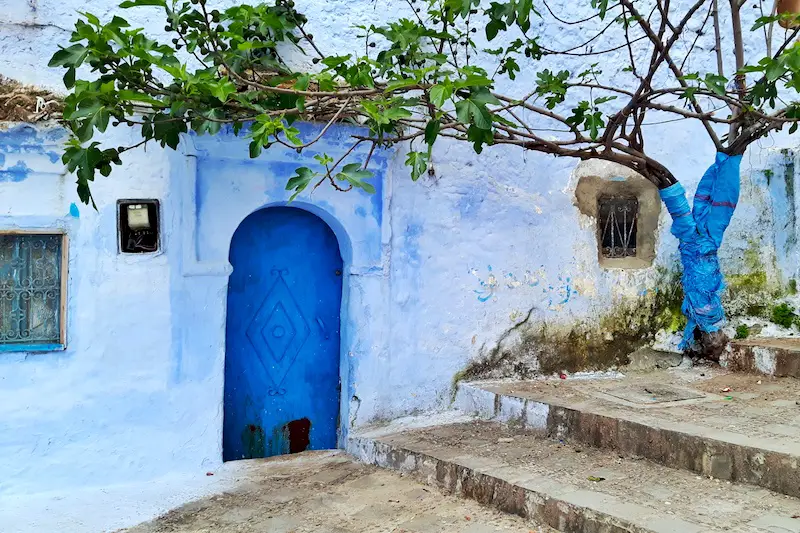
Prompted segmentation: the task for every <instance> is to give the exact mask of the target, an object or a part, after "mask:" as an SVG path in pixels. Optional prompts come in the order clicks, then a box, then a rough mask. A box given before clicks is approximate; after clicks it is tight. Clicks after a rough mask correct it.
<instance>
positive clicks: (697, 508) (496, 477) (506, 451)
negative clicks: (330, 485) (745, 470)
mask: <svg viewBox="0 0 800 533" xmlns="http://www.w3.org/2000/svg"><path fill="white" fill-rule="evenodd" d="M348 450H349V451H350V453H352V454H353V455H355V456H356V457H357V458H358V459H360V460H361V461H363V462H366V463H370V464H375V465H378V466H381V467H384V468H391V469H394V470H398V471H401V472H404V473H408V474H411V475H413V476H414V477H416V478H417V479H419V480H421V481H425V482H427V483H429V484H431V485H434V486H439V487H441V488H443V489H445V490H447V491H450V492H452V493H454V494H457V495H460V496H462V497H465V498H471V499H474V500H477V501H478V502H480V503H482V504H485V505H490V506H493V507H495V508H497V509H500V510H502V511H505V512H508V513H513V514H516V515H519V516H522V517H524V518H528V519H530V520H532V522H533V523H536V524H545V525H548V526H550V527H552V528H555V529H557V530H559V531H562V532H564V533H721V532H723V531H724V532H727V533H778V532H780V533H792V532H795V533H797V532H800V519H798V518H794V517H796V516H799V515H800V501H798V500H796V499H794V498H790V497H788V496H784V495H780V494H776V493H773V492H770V491H768V490H765V489H762V488H758V487H752V486H749V485H738V484H735V483H729V482H725V481H721V480H718V479H714V480H712V479H709V478H707V477H700V476H696V475H694V474H691V473H689V472H686V471H682V470H675V469H671V468H666V467H663V466H660V465H657V464H654V463H652V462H650V461H646V460H631V459H625V458H622V457H620V456H619V454H617V453H613V452H610V451H608V450H600V449H595V448H590V447H584V448H581V447H576V446H575V445H563V444H560V443H558V442H557V441H553V440H551V439H547V438H545V437H542V436H540V435H537V434H536V432H535V431H530V430H526V429H524V428H520V427H517V428H512V427H510V426H509V425H506V424H500V423H497V422H488V421H470V422H460V423H450V424H445V425H439V426H432V427H427V428H416V429H407V428H404V427H403V426H402V425H395V426H394V427H393V426H389V427H386V428H382V429H377V430H372V431H367V432H362V433H360V434H356V435H353V436H351V439H350V442H349V446H348Z"/></svg>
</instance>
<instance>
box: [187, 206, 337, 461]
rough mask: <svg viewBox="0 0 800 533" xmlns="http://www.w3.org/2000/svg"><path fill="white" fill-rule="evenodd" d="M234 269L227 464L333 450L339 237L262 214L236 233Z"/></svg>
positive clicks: (316, 225)
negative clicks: (312, 451)
mask: <svg viewBox="0 0 800 533" xmlns="http://www.w3.org/2000/svg"><path fill="white" fill-rule="evenodd" d="M230 262H231V265H233V273H232V274H231V277H230V281H229V285H228V318H227V331H226V340H227V346H226V351H225V411H224V423H223V439H222V450H223V452H222V455H223V460H225V461H231V460H236V459H250V458H255V457H269V456H272V455H280V454H286V453H296V452H300V451H303V450H306V449H308V450H320V449H328V448H335V447H336V436H337V427H338V418H339V310H340V307H341V300H342V257H341V254H340V252H339V244H338V242H337V240H336V236H335V235H334V234H333V231H331V229H330V227H328V225H327V224H325V222H323V221H322V220H321V219H319V218H318V217H316V216H315V215H313V214H311V213H309V212H307V211H303V210H301V209H295V208H290V207H275V208H268V209H263V210H261V211H257V212H255V213H253V214H252V215H250V216H249V217H247V218H246V219H245V220H244V221H243V222H242V224H241V225H240V226H239V228H238V229H237V230H236V233H235V234H234V236H233V240H232V242H231V251H230ZM198 327H202V326H201V325H198Z"/></svg>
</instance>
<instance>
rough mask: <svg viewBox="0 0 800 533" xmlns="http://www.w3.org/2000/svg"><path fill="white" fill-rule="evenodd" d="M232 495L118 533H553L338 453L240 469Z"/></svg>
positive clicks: (276, 460)
mask: <svg viewBox="0 0 800 533" xmlns="http://www.w3.org/2000/svg"><path fill="white" fill-rule="evenodd" d="M246 463H247V464H246V465H245V466H244V468H242V475H241V476H240V477H239V478H238V479H237V481H236V485H235V487H236V488H235V489H233V490H232V491H230V492H226V493H223V494H218V495H215V496H211V497H208V498H204V499H201V500H198V501H196V502H193V503H189V504H187V505H184V506H182V507H179V508H178V509H175V510H173V511H170V512H168V513H167V514H165V515H163V516H161V517H159V518H157V519H155V520H153V521H151V522H147V523H144V524H140V525H138V526H136V527H133V528H131V529H127V530H123V531H125V533H173V532H180V533H189V532H191V533H206V532H208V533H211V532H213V533H249V532H254V533H255V532H258V533H306V532H309V533H310V532H314V533H382V532H386V533H501V532H510V533H552V532H553V530H552V529H549V528H545V527H541V526H536V525H535V524H531V523H530V522H528V521H527V520H524V519H522V518H519V517H516V516H511V515H507V514H502V513H499V512H496V511H494V510H492V509H488V508H485V507H482V506H481V505H479V504H478V503H476V502H474V501H470V500H461V499H458V498H455V497H452V496H448V495H446V494H443V493H442V492H440V491H438V490H437V489H435V488H432V487H428V486H426V485H422V484H420V483H417V482H415V481H414V480H412V479H411V478H409V477H405V476H401V475H399V474H397V473H393V472H388V471H385V470H380V469H378V468H375V467H371V466H367V465H363V464H359V463H356V462H355V461H354V460H352V459H351V458H350V457H348V456H347V455H345V454H343V453H341V452H304V453H302V454H298V455H293V456H285V457H281V458H274V459H265V460H253V461H246Z"/></svg>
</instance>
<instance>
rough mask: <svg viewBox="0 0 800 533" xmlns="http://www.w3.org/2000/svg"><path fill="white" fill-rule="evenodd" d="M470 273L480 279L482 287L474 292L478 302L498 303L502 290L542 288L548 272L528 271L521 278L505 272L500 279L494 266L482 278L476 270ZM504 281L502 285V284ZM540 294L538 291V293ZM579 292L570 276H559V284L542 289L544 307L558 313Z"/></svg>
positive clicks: (539, 270)
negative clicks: (490, 301)
mask: <svg viewBox="0 0 800 533" xmlns="http://www.w3.org/2000/svg"><path fill="white" fill-rule="evenodd" d="M469 273H470V274H472V275H473V276H475V277H476V278H477V279H478V283H479V284H480V287H479V288H478V289H475V290H474V291H473V292H474V293H475V294H477V295H478V301H480V302H488V301H489V300H493V301H497V299H498V294H499V292H500V291H501V290H509V291H513V290H517V289H533V288H536V287H540V286H541V285H542V282H546V276H547V275H546V272H545V269H544V266H542V267H540V268H539V269H538V270H536V271H535V272H534V271H532V270H526V271H525V273H524V274H523V275H522V276H521V277H520V276H517V274H515V273H514V272H504V273H503V274H502V275H501V276H500V277H499V278H498V276H497V275H496V274H495V273H494V271H493V270H492V266H491V265H488V266H487V274H486V276H485V278H484V277H482V276H481V275H480V274H479V273H478V270H477V269H475V268H471V269H469ZM501 280H502V283H501ZM537 292H538V291H537ZM576 294H578V292H577V291H576V290H575V289H574V288H573V286H572V279H571V278H570V277H569V276H565V275H559V276H558V279H557V283H555V284H548V285H547V286H543V287H542V288H541V295H542V299H541V300H540V301H541V303H542V305H543V306H545V307H546V308H547V309H548V310H550V311H558V310H560V309H561V308H562V307H563V306H564V305H566V304H568V303H569V301H570V300H571V299H572V297H573V296H574V295H576Z"/></svg>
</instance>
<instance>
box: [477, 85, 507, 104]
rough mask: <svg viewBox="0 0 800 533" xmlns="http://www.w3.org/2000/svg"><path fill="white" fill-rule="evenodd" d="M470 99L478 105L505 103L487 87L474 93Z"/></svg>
mask: <svg viewBox="0 0 800 533" xmlns="http://www.w3.org/2000/svg"><path fill="white" fill-rule="evenodd" d="M469 99H470V100H472V101H473V102H475V103H476V104H478V105H488V104H491V105H501V104H502V103H503V102H501V101H500V100H498V99H497V97H495V96H494V95H493V94H492V93H491V92H490V91H489V89H487V88H485V87H482V88H480V89H477V90H474V91H472V94H470V96H469Z"/></svg>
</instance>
